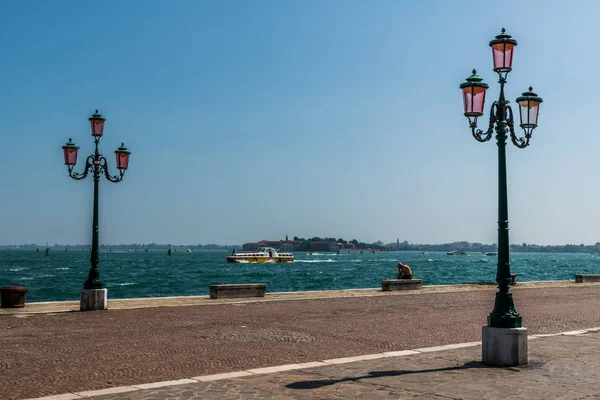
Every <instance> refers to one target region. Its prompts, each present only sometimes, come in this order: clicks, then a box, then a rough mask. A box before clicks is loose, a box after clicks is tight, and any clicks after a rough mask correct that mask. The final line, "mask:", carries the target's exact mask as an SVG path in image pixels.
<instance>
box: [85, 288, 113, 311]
mask: <svg viewBox="0 0 600 400" xmlns="http://www.w3.org/2000/svg"><path fill="white" fill-rule="evenodd" d="M107 299H108V289H81V301H80V304H79V311H92V310H108V302H107Z"/></svg>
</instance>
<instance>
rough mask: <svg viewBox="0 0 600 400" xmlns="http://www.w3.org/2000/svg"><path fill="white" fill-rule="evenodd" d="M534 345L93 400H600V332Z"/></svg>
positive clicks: (300, 371) (351, 365) (357, 364)
mask: <svg viewBox="0 0 600 400" xmlns="http://www.w3.org/2000/svg"><path fill="white" fill-rule="evenodd" d="M529 346H530V351H529V353H530V362H529V364H528V365H527V366H523V367H517V368H490V367H486V366H485V365H483V364H481V363H480V362H479V359H480V356H481V346H480V345H477V346H472V347H466V348H459V349H452V350H445V351H432V352H429V351H424V352H419V353H417V354H412V355H407V356H400V357H383V356H382V357H381V358H377V359H372V360H365V361H356V362H348V363H343V364H329V365H324V366H318V367H313V368H303V369H297V370H289V371H284V372H276V373H271V374H260V375H250V376H245V377H238V378H232V379H224V380H217V381H208V382H195V383H188V384H182V385H175V386H171V387H163V388H158V389H146V390H140V391H131V392H123V393H115V394H108V395H100V396H94V397H92V399H94V400H124V399H140V400H142V399H144V400H166V399H181V400H184V399H185V400H187V399H196V400H216V399H218V400H238V399H274V400H293V399H297V400H314V399H352V400H354V399H361V400H362V399H366V400H371V399H373V400H376V399H395V400H396V399H415V400H416V399H421V400H425V399H431V400H444V399H445V400H450V399H456V400H458V399H465V400H466V399H469V400H479V399H489V400H512V399H520V400H538V399H570V400H575V399H581V400H583V399H586V400H591V399H600V390H599V389H598V384H599V382H600V333H593V332H590V333H582V334H577V335H572V334H570V333H569V334H567V335H561V336H554V337H541V338H532V340H530V343H529ZM332 361H333V360H332ZM78 398H79V397H78ZM65 400H67V399H65Z"/></svg>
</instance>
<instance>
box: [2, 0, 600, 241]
mask: <svg viewBox="0 0 600 400" xmlns="http://www.w3.org/2000/svg"><path fill="white" fill-rule="evenodd" d="M598 15H600V2H596V1H576V2H545V1H504V2H476V3H473V2H471V1H468V2H467V1H445V0H439V1H433V0H429V1H428V0H424V1H402V0H393V1H384V0H378V1H366V0H365V1H351V0H339V1H336V0H327V1H320V0H319V1H317V0H314V1H310V0H303V1H296V0H293V1H280V0H271V1H268V0H262V1H260V0H259V1H227V0H219V1H208V0H205V1H197V0H189V1H184V0H178V1H166V0H164V1H157V0H143V1H142V0H129V1H103V2H92V1H52V2H51V1H41V0H40V1H29V2H25V1H21V2H17V1H13V2H8V1H5V2H2V3H0V48H1V49H2V50H1V54H2V55H1V57H0V77H1V78H0V114H1V116H0V138H1V139H2V142H1V143H2V145H1V146H0V244H13V243H39V244H43V243H45V242H49V243H50V244H54V243H60V244H63V243H70V244H83V243H90V241H91V233H90V231H91V222H92V221H91V219H92V187H93V185H92V180H91V178H88V179H86V180H84V181H74V180H72V179H70V178H68V176H67V168H66V167H65V166H64V165H63V160H62V150H61V146H62V145H63V144H64V143H65V142H66V141H67V139H68V138H69V137H72V138H73V140H74V141H75V142H76V144H78V145H79V146H80V147H81V148H80V155H79V163H78V165H77V167H76V169H77V170H78V171H79V170H81V168H82V165H81V162H82V161H84V160H85V156H87V155H88V154H90V153H91V152H92V151H93V142H92V138H91V136H90V132H89V123H88V118H89V116H90V115H91V114H92V113H93V112H94V110H95V109H96V108H98V109H99V110H100V112H101V113H102V114H103V115H104V116H105V117H106V118H107V121H106V127H105V131H104V136H103V138H102V141H101V150H102V151H103V153H104V154H105V155H107V156H110V157H109V163H110V166H111V167H113V172H116V171H115V170H114V165H115V164H114V155H113V151H114V150H115V149H116V148H117V147H118V145H120V143H121V142H125V144H126V145H127V146H128V147H129V149H130V150H131V151H132V155H131V161H130V169H129V170H128V171H127V174H126V176H125V179H124V181H123V182H121V183H118V184H114V183H110V182H108V181H106V180H105V179H102V181H101V183H100V200H101V202H100V241H101V243H111V244H112V243H150V242H156V243H186V244H197V243H203V244H206V243H218V244H237V243H243V242H246V241H255V240H261V239H272V240H276V239H281V238H284V237H285V235H286V234H288V235H290V237H291V236H294V235H297V236H310V237H312V236H335V237H343V238H345V239H347V240H349V239H352V238H356V239H359V240H361V241H367V242H372V241H376V240H382V241H384V242H386V243H387V242H391V241H395V240H396V238H400V240H401V241H403V240H408V241H409V242H411V243H442V242H449V241H458V240H468V241H472V242H475V241H477V242H485V243H494V242H496V235H497V226H496V222H497V147H496V145H495V141H490V142H487V143H484V144H482V143H479V142H476V141H475V140H474V139H473V138H472V137H471V135H470V130H469V129H468V123H467V119H466V118H465V117H464V116H463V115H462V113H463V110H462V99H461V94H460V90H459V88H458V86H459V84H460V83H462V82H463V81H464V79H465V78H466V77H467V76H469V75H470V72H471V69H472V68H474V67H475V68H477V70H478V73H479V75H480V76H481V77H483V78H484V80H485V81H486V82H487V83H488V84H489V85H490V90H489V91H488V102H487V104H486V121H487V116H488V114H489V111H488V107H489V105H490V104H491V100H493V99H494V98H496V97H497V96H498V91H499V89H498V84H497V76H496V75H495V73H494V72H493V70H492V57H491V50H490V48H489V47H488V43H489V41H490V40H491V39H493V38H494V36H495V35H497V34H498V33H499V32H500V29H501V28H502V27H506V29H507V33H509V34H511V35H513V37H514V38H515V39H517V40H518V42H519V45H518V47H517V48H516V51H515V60H514V64H513V72H512V73H511V74H509V77H508V84H507V87H506V90H507V97H508V99H510V100H511V101H514V99H515V98H516V97H517V96H519V95H520V94H521V93H522V92H524V91H525V90H526V89H527V88H528V86H529V85H532V86H533V87H534V91H536V92H537V93H538V94H539V95H540V96H541V97H543V98H544V103H543V104H542V107H541V112H540V117H539V128H538V129H536V131H535V132H534V137H533V139H532V142H531V146H530V147H528V148H527V149H524V150H520V149H517V148H516V147H514V146H512V145H510V146H509V147H508V148H507V157H508V160H507V163H508V189H509V215H510V228H511V231H510V234H511V238H510V239H511V243H521V242H527V243H537V244H564V243H575V244H579V243H585V244H593V243H595V242H597V241H600V229H598V226H599V223H600V213H599V212H598V204H599V203H600V184H599V183H598V180H597V176H598V170H599V169H600V159H599V158H598V150H599V149H600V135H598V133H597V121H595V120H594V118H596V117H597V116H598V111H597V105H598V104H600V103H599V100H600V99H599V96H600V92H599V91H598V90H597V87H598V85H599V84H598V80H597V79H596V78H595V76H594V75H593V71H595V70H596V69H597V67H598V65H599V63H600V57H599V54H598V50H597V47H598V43H597V41H598V37H599V34H600V25H599V24H598V22H597V18H598ZM483 125H485V122H484V124H483Z"/></svg>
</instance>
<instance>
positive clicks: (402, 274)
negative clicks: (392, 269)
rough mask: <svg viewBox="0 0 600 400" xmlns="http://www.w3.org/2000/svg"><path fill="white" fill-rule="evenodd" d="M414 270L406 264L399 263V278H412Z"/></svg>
mask: <svg viewBox="0 0 600 400" xmlns="http://www.w3.org/2000/svg"><path fill="white" fill-rule="evenodd" d="M412 276H413V275H412V270H411V269H410V267H409V266H408V265H406V264H402V263H401V262H399V263H398V278H397V279H412Z"/></svg>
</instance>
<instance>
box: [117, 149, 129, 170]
mask: <svg viewBox="0 0 600 400" xmlns="http://www.w3.org/2000/svg"><path fill="white" fill-rule="evenodd" d="M116 155H117V168H119V169H127V167H129V154H127V153H119V152H117V153H116Z"/></svg>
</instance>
